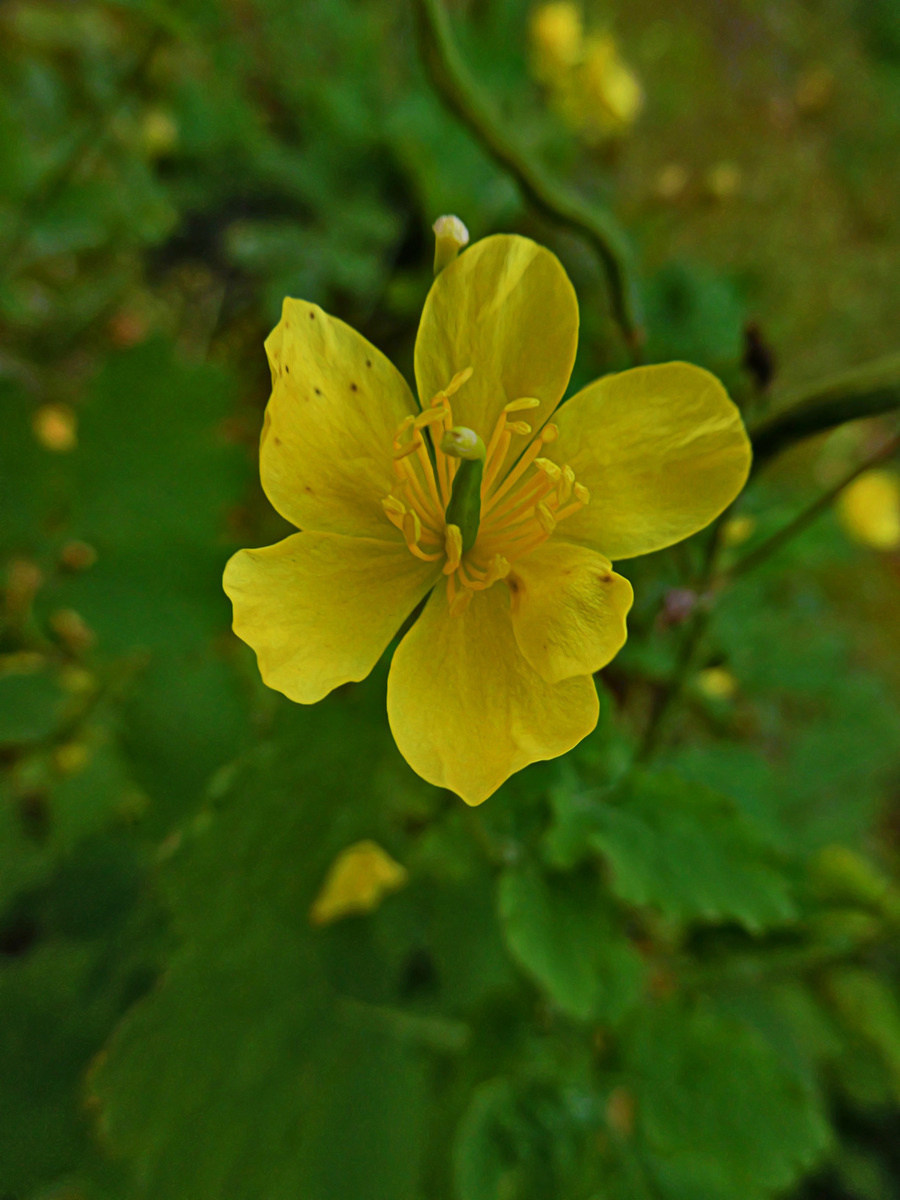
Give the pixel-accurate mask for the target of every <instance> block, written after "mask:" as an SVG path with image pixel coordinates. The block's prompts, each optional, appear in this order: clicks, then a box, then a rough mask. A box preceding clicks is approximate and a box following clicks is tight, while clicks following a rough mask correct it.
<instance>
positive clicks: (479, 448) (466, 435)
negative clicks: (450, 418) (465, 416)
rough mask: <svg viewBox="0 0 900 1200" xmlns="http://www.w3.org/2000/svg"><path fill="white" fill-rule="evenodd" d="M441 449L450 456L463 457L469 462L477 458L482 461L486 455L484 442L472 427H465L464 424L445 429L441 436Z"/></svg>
mask: <svg viewBox="0 0 900 1200" xmlns="http://www.w3.org/2000/svg"><path fill="white" fill-rule="evenodd" d="M441 450H443V452H444V453H445V454H449V455H450V457H451V458H463V459H467V460H468V461H469V462H474V461H475V459H477V458H480V459H481V461H482V462H484V460H485V457H486V456H487V449H486V448H485V444H484V442H483V441H482V440H481V438H480V437H479V436H478V434H477V433H476V432H475V430H474V429H467V428H466V426H465V425H455V426H454V427H453V428H452V429H448V430H447V432H446V433H445V434H444V436H443V437H442V438H441Z"/></svg>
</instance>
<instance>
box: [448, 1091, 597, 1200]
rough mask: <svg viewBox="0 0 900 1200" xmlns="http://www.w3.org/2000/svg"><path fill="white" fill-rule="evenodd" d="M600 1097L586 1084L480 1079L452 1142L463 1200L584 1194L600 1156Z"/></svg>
mask: <svg viewBox="0 0 900 1200" xmlns="http://www.w3.org/2000/svg"><path fill="white" fill-rule="evenodd" d="M598 1126H599V1120H598V1113H597V1109H596V1104H595V1103H594V1099H593V1097H592V1096H591V1095H590V1094H589V1093H587V1092H586V1091H584V1090H582V1089H580V1088H566V1089H563V1088H560V1087H559V1086H558V1085H557V1086H554V1085H553V1084H549V1083H546V1082H540V1081H537V1080H532V1081H515V1080H513V1079H509V1078H504V1077H499V1078H496V1079H489V1080H487V1081H486V1082H484V1083H481V1084H479V1086H478V1087H477V1088H475V1089H474V1091H473V1093H472V1097H471V1100H470V1102H469V1106H468V1108H467V1109H466V1112H465V1113H464V1115H463V1117H462V1120H461V1121H460V1123H459V1125H458V1127H457V1130H456V1137H455V1139H454V1145H453V1177H454V1185H455V1195H456V1197H457V1200H555V1198H556V1197H559V1196H567V1197H572V1198H573V1200H574V1198H575V1197H576V1196H582V1195H584V1192H583V1190H582V1188H581V1187H580V1186H579V1176H580V1175H581V1174H582V1173H583V1172H584V1169H585V1167H586V1166H587V1170H588V1171H590V1169H591V1164H592V1163H593V1160H594V1159H595V1154H594V1153H593V1151H592V1148H590V1149H589V1148H588V1147H589V1146H590V1143H589V1142H588V1140H587V1139H588V1137H589V1136H590V1135H591V1134H594V1135H596V1131H597V1128H598Z"/></svg>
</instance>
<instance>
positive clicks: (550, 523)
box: [404, 500, 556, 537]
mask: <svg viewBox="0 0 900 1200" xmlns="http://www.w3.org/2000/svg"><path fill="white" fill-rule="evenodd" d="M534 515H535V516H536V517H537V521H538V524H539V525H540V527H541V529H543V531H544V533H546V534H547V536H548V537H549V536H550V534H551V533H552V532H553V530H554V529H555V528H556V517H554V515H553V513H552V512H551V511H550V509H549V508H548V507H547V505H546V503H545V502H544V501H543V500H542V501H541V502H540V504H538V505H537V507H536V508H535V510H534ZM404 520H405V518H404Z"/></svg>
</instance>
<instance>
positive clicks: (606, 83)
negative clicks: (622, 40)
mask: <svg viewBox="0 0 900 1200" xmlns="http://www.w3.org/2000/svg"><path fill="white" fill-rule="evenodd" d="M583 88H584V93H583V100H582V109H583V111H582V117H583V122H584V127H585V132H586V134H587V135H588V136H589V137H591V138H595V139H602V138H604V137H606V136H609V135H613V134H617V133H622V132H624V131H625V130H627V129H629V128H630V127H631V126H632V125H633V124H634V123H635V121H636V120H637V118H638V116H639V115H640V111H641V109H642V108H643V106H644V93H643V89H642V88H641V85H640V83H639V81H638V78H637V76H636V75H635V73H634V71H632V70H631V68H630V67H629V66H628V64H627V63H626V62H625V60H624V59H623V58H622V55H621V54H620V52H619V47H618V44H617V43H616V40H615V38H613V37H612V36H611V35H610V34H608V33H604V34H597V35H596V36H594V37H593V38H591V39H590V41H589V43H588V48H587V52H586V53H585V58H584V67H583Z"/></svg>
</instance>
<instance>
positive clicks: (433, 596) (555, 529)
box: [225, 236, 750, 804]
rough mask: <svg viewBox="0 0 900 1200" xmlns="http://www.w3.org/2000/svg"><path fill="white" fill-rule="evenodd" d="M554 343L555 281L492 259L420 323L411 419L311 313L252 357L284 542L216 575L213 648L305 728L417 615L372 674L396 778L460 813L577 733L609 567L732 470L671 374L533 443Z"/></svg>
mask: <svg viewBox="0 0 900 1200" xmlns="http://www.w3.org/2000/svg"><path fill="white" fill-rule="evenodd" d="M577 340H578V304H577V300H576V298H575V292H574V289H573V287H572V285H571V283H570V282H569V279H568V277H567V275H566V273H565V271H564V270H563V268H562V266H561V265H560V263H559V261H558V260H557V258H556V257H555V256H554V255H553V254H551V253H550V252H549V251H548V250H546V249H544V248H543V247H541V246H538V245H536V244H535V243H534V242H532V241H529V240H528V239H526V238H522V237H511V236H496V237H489V238H485V239H484V240H483V241H480V242H477V243H476V244H475V245H473V246H471V247H470V248H469V249H467V250H465V251H464V252H463V253H462V254H461V255H460V256H459V257H458V258H457V259H455V260H454V261H453V262H451V263H450V264H449V266H447V267H445V268H444V270H443V271H442V272H441V273H440V274H439V275H438V277H437V278H436V279H435V281H434V284H433V286H432V288H431V291H430V293H429V295H428V298H427V299H426V302H425V307H424V310H423V313H422V319H421V322H420V325H419V332H418V337H417V339H416V349H415V374H416V381H417V384H418V391H419V396H420V398H421V407H419V405H417V404H416V402H415V401H414V399H413V397H412V395H411V393H410V391H409V388H408V387H407V384H406V382H405V380H404V379H403V377H402V376H401V375H400V373H399V372H398V371H397V370H396V369H395V368H394V367H393V366H392V365H391V364H390V362H389V361H388V360H387V359H386V358H385V357H384V355H382V354H381V353H380V352H379V351H378V350H376V349H375V347H374V346H372V345H370V344H369V343H368V342H367V341H366V340H365V339H364V338H363V337H361V336H360V335H359V334H358V333H356V332H354V330H352V329H351V328H349V327H348V326H347V325H345V324H343V322H341V321H338V320H336V319H335V318H333V317H329V316H328V315H327V314H326V313H324V312H323V311H322V310H321V309H320V308H318V307H317V306H316V305H314V304H310V303H307V302H306V301H300V300H286V301H285V303H284V309H283V314H282V318H281V321H280V322H279V324H278V326H277V327H276V329H275V330H274V332H273V333H272V334H271V336H270V337H269V339H268V340H267V342H266V349H267V352H268V355H269V361H270V364H271V368H272V381H273V391H272V397H271V399H270V401H269V406H268V408H267V410H266V417H265V424H264V428H263V435H262V443H261V448H260V470H261V475H262V482H263V487H264V488H265V491H266V494H267V495H268V497H269V499H270V500H271V502H272V503H273V505H274V506H275V507H276V508H277V509H278V511H279V512H280V513H281V514H282V515H283V516H285V517H286V518H287V519H288V520H289V521H291V522H292V523H293V524H294V525H296V526H298V527H299V528H301V529H303V530H304V532H302V533H296V534H293V535H292V536H290V537H288V538H286V539H285V540H284V541H283V542H280V543H279V544H278V545H275V546H269V547H266V548H264V549H261V550H241V551H239V552H238V553H237V554H236V555H235V556H234V557H233V558H232V559H231V561H230V562H229V564H228V566H227V568H226V571H225V589H226V591H227V592H228V594H229V596H230V597H231V599H232V601H233V604H234V629H235V632H236V633H237V634H238V635H239V636H240V637H241V638H243V639H244V641H246V642H248V643H249V645H251V646H252V647H253V649H254V650H255V651H256V654H257V659H258V662H259V667H260V671H261V673H262V676H263V679H264V680H265V682H266V683H267V684H268V685H269V686H270V687H274V688H277V689H278V690H279V691H282V692H284V693H285V695H287V696H289V697H290V698H291V699H292V700H295V701H298V702H300V703H303V704H312V703H315V702H316V701H318V700H320V699H322V697H323V696H325V695H326V694H327V693H328V692H330V691H331V690H332V689H333V688H336V687H338V686H339V685H340V684H343V683H346V682H348V681H349V680H358V679H363V678H364V677H365V676H366V675H368V673H369V672H370V671H371V669H372V667H373V666H374V665H375V663H376V662H377V661H378V659H379V657H380V656H381V654H382V653H383V651H384V649H385V648H386V646H387V645H388V643H389V642H390V640H391V638H392V637H393V636H394V634H395V633H396V632H397V630H398V629H399V627H400V626H401V625H402V623H403V621H404V620H405V618H406V617H407V616H408V615H409V614H410V613H411V612H412V611H413V609H415V608H416V606H417V605H418V604H419V603H420V602H421V601H422V600H423V599H424V598H425V597H426V596H427V597H428V600H427V603H426V604H425V606H424V608H423V610H422V612H421V614H420V615H419V617H418V619H417V620H416V621H415V623H414V624H413V626H412V627H411V628H410V629H409V631H408V632H407V633H406V634H405V636H404V637H403V640H402V641H401V642H400V645H399V646H398V648H397V650H396V652H395V654H394V659H393V662H392V664H391V670H390V675H389V678H388V717H389V720H390V724H391V729H392V731H393V733H394V737H395V739H396V741H397V745H398V747H399V749H400V751H401V753H402V754H403V756H404V757H405V758H406V760H407V762H408V763H409V764H410V765H411V766H412V768H413V769H414V770H415V771H417V772H418V773H419V774H420V775H421V776H422V777H423V778H425V779H427V780H428V781H429V782H430V783H433V784H435V785H436V786H439V787H445V788H449V789H451V790H452V791H455V792H457V793H458V794H459V795H460V796H462V798H463V799H464V800H465V801H466V802H467V803H469V804H478V803H480V802H481V801H482V800H484V799H486V797H488V796H489V795H490V794H491V793H492V792H494V791H495V790H496V789H497V788H498V787H499V786H500V785H501V784H502V783H503V781H504V780H505V779H506V778H507V777H508V776H509V775H511V774H512V773H513V772H514V771H519V770H521V769H522V768H523V767H525V766H527V765H528V764H529V763H531V762H534V761H536V760H538V759H547V758H554V757H556V756H557V755H559V754H563V753H564V752H565V751H567V750H569V749H571V748H572V746H574V745H575V744H576V743H577V742H579V741H581V739H582V738H583V737H585V735H586V734H588V733H590V731H591V730H592V729H593V728H594V726H595V724H596V722H597V715H598V701H597V694H596V690H595V687H594V682H593V679H592V678H591V676H592V674H593V673H594V672H595V671H598V670H600V668H601V667H603V666H605V665H606V664H607V663H608V662H609V661H610V659H612V658H613V657H614V655H615V654H616V653H617V652H618V650H619V649H620V648H621V646H622V645H623V643H624V641H625V638H626V629H625V617H626V614H627V612H628V610H629V608H630V606H631V600H632V592H631V586H630V584H629V583H628V581H627V580H626V579H623V578H622V576H621V575H618V574H616V573H615V572H614V571H613V570H612V567H611V560H615V559H622V558H632V557H634V556H636V555H639V554H648V553H650V552H651V551H653V550H659V549H661V548H662V547H664V546H669V545H671V544H672V543H673V542H677V541H680V540H681V539H682V538H685V537H688V536H689V535H690V534H692V533H695V532H696V531H697V530H698V529H702V528H703V527H704V526H705V525H707V524H708V523H709V522H710V521H711V520H712V519H713V518H714V517H715V516H717V515H718V514H719V513H720V512H721V511H722V510H723V509H724V508H725V507H726V506H727V505H728V504H730V503H731V501H732V500H733V499H734V498H735V496H736V495H737V494H738V492H739V491H740V490H741V488H742V487H743V485H744V482H745V480H746V477H747V472H748V470H749V465H750V445H749V442H748V439H747V435H746V432H745V430H744V427H743V424H742V422H741V418H740V414H739V413H738V410H737V409H736V407H735V406H734V405H733V404H732V402H731V401H730V400H729V398H728V396H727V395H726V393H725V390H724V388H723V387H722V385H721V384H720V383H719V381H718V380H717V379H715V378H714V376H712V375H710V374H709V373H708V372H706V371H704V370H701V369H700V368H699V367H694V366H690V365H688V364H686V363H670V364H667V365H662V366H651V367H639V368H636V369H634V370H631V371H625V372H623V373H622V374H619V375H608V376H605V377H604V378H602V379H600V380H598V381H597V382H595V383H592V384H590V385H589V386H588V387H586V388H584V389H583V390H582V391H580V392H579V393H578V394H577V395H576V396H574V397H573V398H572V399H571V400H570V401H569V402H568V403H567V404H565V405H564V406H563V407H562V408H560V409H559V411H558V412H557V414H556V417H555V420H554V422H552V423H551V421H550V417H551V415H553V413H554V410H555V409H557V406H558V405H559V403H560V400H561V399H562V397H563V393H564V392H565V389H566V385H567V383H568V380H569V375H570V373H571V370H572V364H573V362H574V360H575V349H576V344H577ZM436 585H438V586H436Z"/></svg>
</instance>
